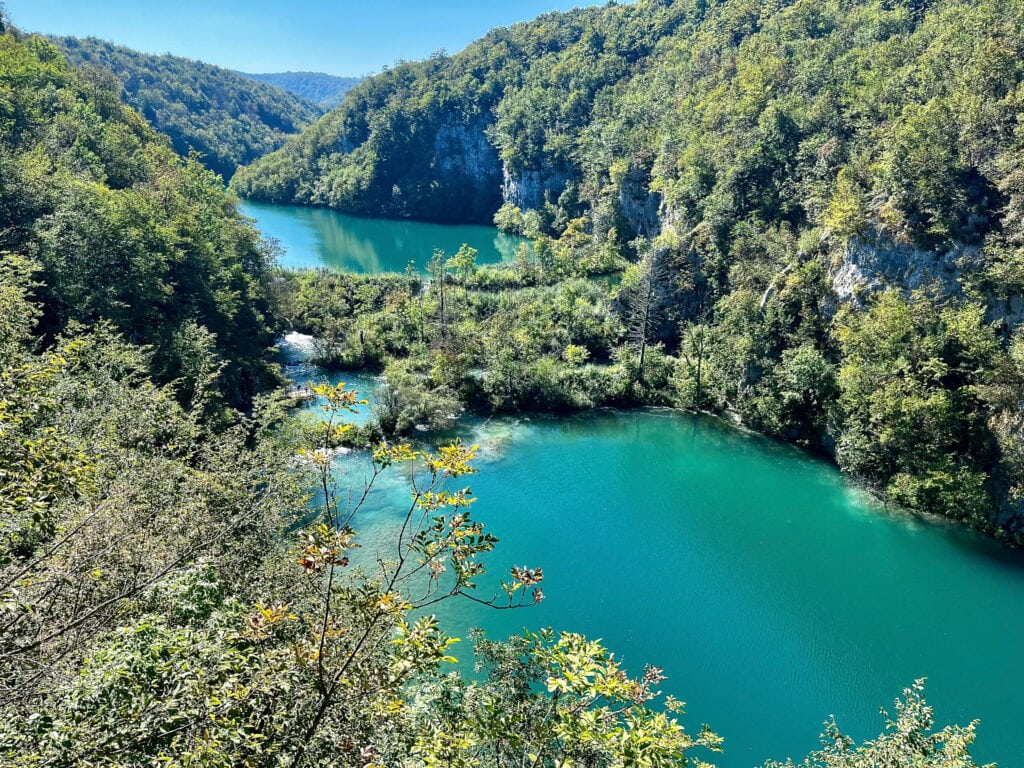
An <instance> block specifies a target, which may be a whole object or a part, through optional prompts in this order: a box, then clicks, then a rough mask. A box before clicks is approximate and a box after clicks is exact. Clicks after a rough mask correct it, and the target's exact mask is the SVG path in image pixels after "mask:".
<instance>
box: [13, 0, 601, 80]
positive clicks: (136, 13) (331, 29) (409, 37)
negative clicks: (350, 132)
mask: <svg viewBox="0 0 1024 768" xmlns="http://www.w3.org/2000/svg"><path fill="white" fill-rule="evenodd" d="M0 2H6V5H7V10H8V15H9V16H10V19H11V21H12V22H14V24H15V25H17V26H18V27H20V28H21V29H23V30H25V31H26V32H44V33H47V34H57V35H76V36H78V37H89V36H92V37H99V38H103V39H105V40H111V41H113V42H115V43H119V44H121V45H127V46H128V47H130V48H136V49H138V50H142V51H146V52H148V53H173V54H175V55H177V56H186V57H188V58H191V59H202V60H203V61H207V62H209V63H211V64H218V65H220V66H223V67H229V68H231V69H239V70H243V71H247V72H284V71H288V70H311V71H316V72H328V73H330V74H334V75H363V74H368V73H371V72H377V71H379V70H380V69H381V67H383V66H388V65H391V64H393V63H394V62H395V61H396V60H397V59H422V58H425V57H426V56H429V55H430V54H431V53H432V52H434V51H436V50H438V49H439V48H445V49H446V50H448V52H449V53H455V52H456V51H459V50H461V49H462V48H464V47H465V46H466V45H468V44H469V43H470V42H472V41H473V40H475V39H476V38H478V37H480V36H481V35H483V34H484V33H485V32H487V30H489V29H491V28H492V27H496V26H504V25H507V24H512V23H514V22H517V21H525V20H527V19H532V18H534V17H535V16H538V15H539V14H541V13H544V12H545V11H552V10H567V9H569V8H573V7H576V6H581V5H590V4H593V3H592V2H588V0H497V1H496V2H493V1H491V0H445V1H444V2H441V1H440V0H438V1H436V2H435V1H434V0H419V2H417V1H416V0H335V1H334V2H327V1H318V0H174V1H173V2H171V1H169V0H0Z"/></svg>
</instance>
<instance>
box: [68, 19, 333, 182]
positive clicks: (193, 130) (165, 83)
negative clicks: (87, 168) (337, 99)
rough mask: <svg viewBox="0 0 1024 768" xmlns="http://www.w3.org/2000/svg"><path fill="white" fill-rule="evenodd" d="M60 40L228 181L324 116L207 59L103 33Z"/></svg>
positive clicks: (78, 62)
mask: <svg viewBox="0 0 1024 768" xmlns="http://www.w3.org/2000/svg"><path fill="white" fill-rule="evenodd" d="M56 43H57V44H58V45H59V46H60V48H61V50H62V51H63V52H64V54H65V56H67V59H68V61H69V62H70V63H71V64H72V65H74V66H77V67H89V66H98V67H102V68H103V69H106V70H110V71H111V72H113V73H114V75H115V77H116V78H117V79H118V80H119V81H120V83H121V85H122V86H123V89H124V90H123V94H122V95H123V98H124V101H125V103H126V104H128V105H129V106H131V107H133V108H135V109H136V110H138V111H139V112H141V113H142V115H143V116H144V117H145V118H146V119H147V120H148V121H149V122H150V124H151V125H152V126H153V127H154V128H156V129H157V130H158V131H160V132H161V133H165V134H167V135H168V136H170V137H171V141H172V142H173V144H174V150H175V151H176V152H177V153H178V154H179V155H182V156H183V157H184V156H187V155H188V153H189V152H190V151H192V150H195V151H196V152H199V153H200V154H201V155H202V156H203V157H202V159H203V163H204V164H205V165H206V166H207V167H208V168H211V169H212V170H214V171H216V172H217V173H219V174H221V175H222V176H224V178H225V179H229V178H231V175H232V174H233V173H234V172H235V168H236V167H237V166H239V165H244V164H245V163H251V162H252V161H253V160H255V159H257V158H258V157H261V156H262V155H265V154H267V153H268V152H270V151H272V150H274V149H277V148H278V147H280V146H281V145H282V144H283V143H284V140H285V138H286V137H287V136H289V135H291V134H294V133H298V132H299V131H300V130H301V129H302V128H304V127H305V126H307V125H309V124H310V123H312V122H313V121H314V120H316V119H317V118H318V117H319V116H320V115H321V114H322V110H321V108H320V107H319V106H318V105H317V104H315V103H313V102H311V101H307V100H304V99H302V98H298V97H296V96H294V95H293V94H291V93H288V92H287V91H285V90H283V89H281V88H277V87H274V86H272V85H268V84H265V83H259V82H256V81H254V80H252V79H250V78H249V77H247V76H242V75H240V74H238V73H236V72H232V71H230V70H227V69H221V68H220V67H215V66H213V65H210V64H204V63H203V62H201V61H192V60H190V59H183V58H179V57H177V56H153V55H150V54H146V53H140V52H139V51H133V50H131V49H130V48H123V47H121V46H118V45H113V44H112V43H107V42H104V41H102V40H97V39H95V38H86V39H79V38H73V37H66V38H59V39H57V40H56Z"/></svg>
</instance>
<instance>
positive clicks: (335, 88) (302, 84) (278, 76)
mask: <svg viewBox="0 0 1024 768" xmlns="http://www.w3.org/2000/svg"><path fill="white" fill-rule="evenodd" d="M239 74H240V75H243V76H244V77H249V78H252V79H253V80H259V81H260V82H263V83H270V84H271V85H276V86H277V87H278V88H284V89H285V90H286V91H288V92H289V93H294V94H295V95H296V96H300V97H302V98H303V99H306V100H308V101H315V102H316V103H317V104H319V105H320V106H322V107H325V108H326V109H334V107H336V106H338V105H339V104H341V101H342V99H344V98H345V94H346V93H348V92H349V91H350V90H352V88H353V87H355V85H356V84H357V83H358V82H359V80H360V78H358V77H337V76H336V75H327V74H324V73H323V72H268V73H264V74H258V75H254V74H250V73H248V72H240V73H239Z"/></svg>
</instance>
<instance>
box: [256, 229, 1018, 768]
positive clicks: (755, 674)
mask: <svg viewBox="0 0 1024 768" xmlns="http://www.w3.org/2000/svg"><path fill="white" fill-rule="evenodd" d="M292 210H293V209H287V211H289V212H291V211H292ZM289 215H291V214H290V213H289ZM272 220H273V219H272V217H264V218H263V219H261V226H264V227H268V228H265V229H264V231H265V232H266V233H267V234H270V235H272V236H276V237H280V235H279V234H278V233H277V232H275V231H273V230H272V229H269V224H267V222H271V221H272ZM281 239H282V241H283V240H284V238H281ZM442 247H443V246H442ZM423 249H424V250H432V248H430V247H428V244H427V243H424V244H423ZM289 258H292V257H289ZM294 258H305V257H303V256H296V257H294ZM343 258H344V257H343V256H339V259H340V260H343ZM286 346H287V345H286ZM301 357H302V355H301V352H296V351H295V350H293V355H292V357H291V358H290V362H291V363H300V362H301ZM288 370H289V371H290V373H291V374H292V375H293V377H294V378H295V379H296V380H299V381H301V380H304V379H309V378H318V377H322V376H323V373H322V372H320V371H318V370H317V369H316V368H315V367H312V366H309V365H305V364H297V365H291V366H289V369H288ZM330 378H332V379H333V380H335V381H337V380H339V379H340V380H345V381H348V382H350V383H352V384H353V385H354V386H356V387H357V388H360V389H361V390H362V391H363V392H364V393H369V392H372V390H373V388H374V387H375V386H376V385H377V381H376V380H375V379H374V378H373V377H372V376H367V375H363V374H331V376H330ZM313 407H314V409H315V406H313ZM365 416H366V411H365V409H364V412H363V414H361V415H360V418H365ZM456 429H457V431H458V432H459V433H460V434H461V435H462V436H463V439H464V440H465V441H467V442H474V443H478V444H479V445H480V459H479V461H478V462H477V466H478V468H479V470H480V472H479V474H477V475H474V476H472V477H470V478H469V482H470V484H471V485H472V488H473V491H474V493H475V495H476V496H477V497H478V498H479V501H478V503H477V504H476V505H475V506H474V510H473V514H474V517H476V518H477V519H479V520H481V521H483V522H484V523H485V524H486V525H487V527H488V530H490V531H491V532H492V533H494V534H496V535H497V536H498V537H499V538H500V539H501V543H500V544H499V546H498V549H497V550H496V552H495V553H493V556H492V557H491V558H490V559H489V560H488V576H487V578H486V579H484V580H483V581H482V582H481V589H480V592H479V594H480V596H482V597H490V595H491V594H492V593H493V591H494V588H496V586H497V582H498V580H499V579H500V578H502V577H507V573H508V569H509V568H510V567H511V566H512V565H528V566H531V567H533V566H541V567H543V568H544V574H545V580H544V585H543V586H544V591H545V594H546V595H547V599H546V600H545V601H544V603H542V604H541V605H539V606H534V607H530V608H526V609H523V610H519V611H506V612H498V611H493V610H489V609H486V608H484V607H482V606H479V605H477V604H473V603H469V602H465V601H464V602H458V601H451V602H448V603H445V604H442V606H440V608H439V613H440V614H441V616H442V618H443V620H444V622H445V626H446V629H447V630H448V631H449V632H450V633H451V634H454V635H465V632H466V631H467V630H468V628H470V627H474V626H479V627H482V628H483V629H485V630H486V632H487V633H488V634H489V635H490V636H491V637H503V636H507V635H509V634H512V633H517V632H519V631H521V630H522V629H523V628H524V627H528V628H539V627H544V626H552V627H554V628H555V629H565V630H571V631H579V632H583V633H585V634H587V635H588V636H590V637H593V638H602V639H603V641H604V644H605V645H606V646H607V647H608V648H610V649H611V650H613V651H615V653H616V657H617V658H620V659H623V660H624V661H625V663H626V664H627V666H628V667H629V668H630V670H631V671H632V672H635V673H638V672H640V670H641V669H642V667H643V665H644V664H645V663H652V664H656V665H658V666H661V667H664V669H665V673H666V674H667V675H668V676H669V679H668V680H667V681H666V683H665V684H664V686H663V689H664V690H665V691H666V692H667V693H671V694H673V695H675V696H677V697H678V698H680V699H682V700H683V701H686V702H687V714H686V716H685V717H684V720H683V722H684V723H685V725H686V727H687V729H688V730H690V731H691V732H693V731H696V730H697V729H698V728H699V726H700V724H701V723H704V722H706V723H708V724H709V725H711V727H712V728H713V729H714V730H715V731H716V732H717V733H719V734H720V735H721V736H723V737H724V739H725V745H724V746H725V752H724V754H722V755H713V756H704V757H705V758H706V759H709V760H710V761H711V762H713V763H714V764H716V765H718V766H721V767H722V768H751V766H756V765H759V764H760V763H761V762H763V761H764V760H765V759H767V758H775V759H783V758H785V757H787V756H792V757H794V758H795V759H800V758H802V757H803V756H804V755H805V754H806V753H807V752H808V751H810V750H812V749H814V748H815V747H816V746H817V743H818V741H817V736H818V734H819V733H820V732H821V731H822V723H823V721H824V720H825V719H826V718H827V717H828V716H829V715H830V714H834V715H835V716H836V719H837V720H838V722H839V724H840V726H841V727H842V728H843V729H844V731H845V732H846V733H848V734H849V735H851V736H853V737H854V738H856V739H857V740H863V739H865V738H870V737H873V736H875V735H877V734H878V733H880V732H881V730H882V728H883V725H884V723H883V718H882V717H881V716H880V715H879V711H878V710H879V708H880V707H886V708H888V709H889V710H890V711H892V700H893V698H894V697H895V696H896V695H897V694H899V693H900V691H901V689H902V688H904V687H906V686H907V685H909V684H910V683H911V682H912V681H913V680H914V679H915V678H918V677H927V678H928V683H927V687H926V694H927V696H928V700H929V703H930V704H932V705H933V706H934V708H935V711H936V723H937V725H939V726H941V725H945V724H947V723H954V722H955V723H961V724H966V723H967V722H969V721H970V720H972V719H974V718H978V719H980V720H981V724H980V726H979V728H978V741H977V743H976V744H975V747H974V749H973V754H974V756H975V758H976V760H977V761H978V763H979V764H981V763H984V762H986V761H996V762H998V763H999V764H1000V765H1001V766H1006V767H1009V768H1012V767H1013V766H1020V765H1024V732H1022V731H1021V730H1020V719H1021V715H1024V610H1022V608H1024V555H1022V554H1021V553H1019V552H1014V551H1010V550H1008V549H1005V548H1003V547H1001V546H999V545H998V544H996V543H995V542H992V541H989V540H986V539H983V538H981V537H978V536H976V535H973V534H971V533H968V532H965V531H962V530H959V529H957V528H955V527H953V526H949V525H944V524H941V523H933V522H928V521H922V520H918V519H915V518H911V517H907V516H904V515H901V514H898V513H895V512H893V511H890V510H886V509H884V508H882V507H880V506H879V505H877V504H876V503H874V502H872V501H871V500H870V499H868V498H867V497H866V495H865V494H863V493H862V492H860V491H858V490H857V489H855V488H852V487H850V486H849V485H847V484H846V483H844V482H843V479H842V478H841V477H840V475H839V473H838V472H837V471H836V470H835V468H834V467H832V466H831V465H829V464H828V463H826V462H823V461H821V460H819V459H816V458H814V457H811V456H808V455H807V454H805V453H803V452H801V451H798V450H796V449H794V448H791V447H788V446H783V445H779V444H776V443H773V442H771V441H768V440H765V439H762V438H759V437H756V436H752V435H749V434H746V433H743V432H740V431H738V430H736V429H734V428H733V427H732V426H730V425H728V424H725V423H723V422H720V421H717V420H714V419H710V418H706V417H700V416H693V415H689V414H684V413H678V412H674V411H668V410H645V411H637V412H629V413H623V412H616V411H597V412H594V413H589V414H583V415H579V416H576V417H571V418H547V417H531V418H519V419H502V420H488V421H480V420H475V419H468V418H465V419H463V420H462V421H461V422H460V423H459V424H458V425H457V427H456ZM365 462H366V460H365V458H364V457H362V456H360V455H358V454H350V455H347V456H342V457H339V460H338V464H337V467H338V477H339V480H340V481H341V482H342V484H344V485H352V486H358V485H360V483H361V481H362V478H363V477H364V476H365V474H366V463H365ZM408 498H409V497H408V490H407V488H406V486H405V484H404V483H403V482H402V481H401V479H400V478H398V477H389V476H385V477H384V478H382V480H381V482H380V484H379V486H378V488H377V491H376V492H375V493H374V494H373V495H372V496H371V498H370V502H369V504H368V505H367V506H365V507H364V508H363V509H362V510H361V511H360V514H359V516H358V518H357V520H356V521H355V524H356V528H357V530H358V532H359V536H360V538H361V540H362V542H363V546H364V555H365V556H367V557H372V556H373V554H374V553H376V552H377V551H380V552H382V553H385V554H388V553H390V552H391V551H392V550H393V538H392V537H393V534H394V531H395V527H396V525H397V524H398V522H399V520H400V517H401V515H402V511H403V509H404V505H407V503H408ZM457 651H458V654H459V655H460V657H462V658H468V657H470V656H471V649H470V648H469V644H468V643H465V644H463V645H462V646H458V647H457Z"/></svg>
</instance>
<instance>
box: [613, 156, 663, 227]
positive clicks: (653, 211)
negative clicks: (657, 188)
mask: <svg viewBox="0 0 1024 768" xmlns="http://www.w3.org/2000/svg"><path fill="white" fill-rule="evenodd" d="M648 181H649V179H647V177H646V174H641V173H637V172H632V173H629V174H627V175H626V177H625V178H624V179H623V180H622V183H621V184H620V185H619V210H620V211H621V212H622V216H623V218H624V219H625V220H626V222H627V223H628V224H629V226H630V227H631V228H632V229H633V231H634V232H636V233H637V234H638V235H642V236H643V237H646V238H647V239H648V240H653V239H654V238H655V237H657V236H658V234H659V233H660V232H661V229H662V219H661V213H662V211H661V201H662V198H661V195H660V194H659V193H657V192H651V191H650V190H649V189H648V186H647V184H648Z"/></svg>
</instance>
